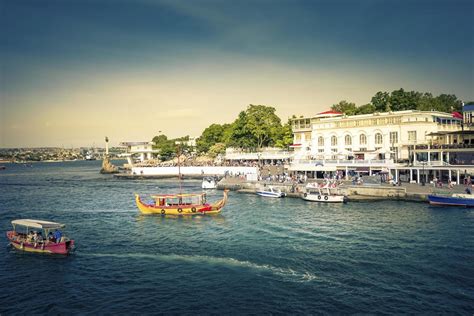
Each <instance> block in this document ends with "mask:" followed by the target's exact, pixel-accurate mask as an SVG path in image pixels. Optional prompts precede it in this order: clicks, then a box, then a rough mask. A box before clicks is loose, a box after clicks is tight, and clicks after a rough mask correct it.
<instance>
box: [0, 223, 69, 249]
mask: <svg viewBox="0 0 474 316" xmlns="http://www.w3.org/2000/svg"><path fill="white" fill-rule="evenodd" d="M11 223H12V225H13V230H11V231H8V232H7V238H8V240H9V241H10V244H11V245H12V246H13V247H14V248H16V249H18V250H22V251H27V252H39V253H49V254H61V255H67V254H69V253H71V252H72V251H73V250H74V240H71V239H69V238H68V237H67V236H65V235H64V233H63V232H61V233H60V236H61V237H60V238H59V240H48V235H49V234H50V232H51V233H56V234H57V233H58V232H56V231H59V230H62V229H63V228H64V227H65V225H64V224H61V223H55V222H48V221H42V220H36V219H17V220H14V221H12V222H11ZM33 230H34V231H35V232H36V235H35V236H36V237H34V236H33V234H32V233H31V232H32V231H33ZM51 235H52V234H51Z"/></svg>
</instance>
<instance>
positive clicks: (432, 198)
mask: <svg viewBox="0 0 474 316" xmlns="http://www.w3.org/2000/svg"><path fill="white" fill-rule="evenodd" d="M428 201H429V202H430V204H431V205H440V206H464V207H474V198H470V199H469V198H460V197H452V196H439V195H431V194H430V195H428Z"/></svg>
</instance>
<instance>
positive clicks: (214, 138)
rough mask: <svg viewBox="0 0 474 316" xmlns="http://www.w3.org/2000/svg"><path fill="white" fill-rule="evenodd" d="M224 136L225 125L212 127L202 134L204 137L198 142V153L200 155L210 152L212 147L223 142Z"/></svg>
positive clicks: (213, 125)
mask: <svg viewBox="0 0 474 316" xmlns="http://www.w3.org/2000/svg"><path fill="white" fill-rule="evenodd" d="M223 136H224V126H223V125H220V124H212V125H210V126H209V127H207V128H206V129H205V130H204V131H203V132H202V135H201V136H200V137H199V138H198V139H197V140H196V147H197V151H198V152H200V153H206V152H208V150H209V148H211V146H212V145H214V144H216V143H220V142H222V141H223Z"/></svg>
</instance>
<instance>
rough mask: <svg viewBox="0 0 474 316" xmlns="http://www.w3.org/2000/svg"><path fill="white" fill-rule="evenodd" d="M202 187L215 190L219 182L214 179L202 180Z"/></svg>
mask: <svg viewBox="0 0 474 316" xmlns="http://www.w3.org/2000/svg"><path fill="white" fill-rule="evenodd" d="M201 187H202V188H203V189H215V188H216V187H217V181H216V179H215V178H213V177H205V178H204V179H202V184H201Z"/></svg>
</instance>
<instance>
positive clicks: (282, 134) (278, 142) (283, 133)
mask: <svg viewBox="0 0 474 316" xmlns="http://www.w3.org/2000/svg"><path fill="white" fill-rule="evenodd" d="M291 144H293V131H292V129H291V120H290V119H289V120H288V122H287V123H286V124H285V125H283V126H282V128H281V129H280V131H279V134H278V136H277V138H276V139H275V147H280V148H288V146H290V145H291Z"/></svg>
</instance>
